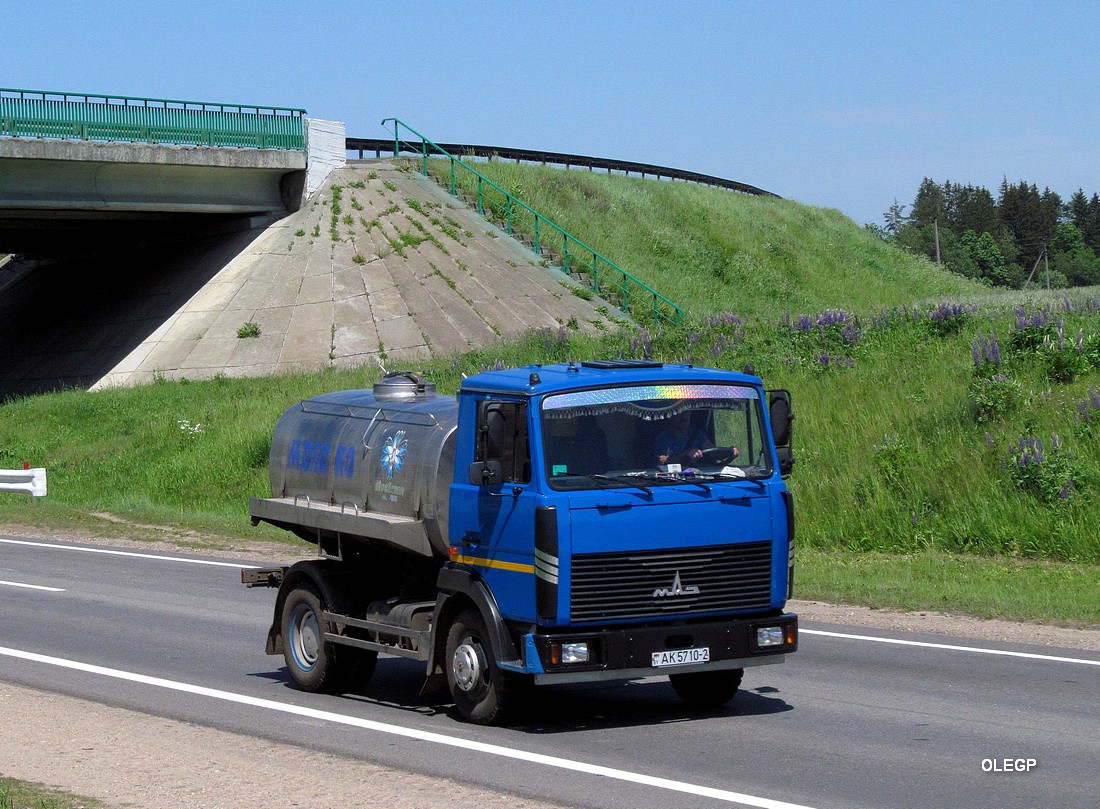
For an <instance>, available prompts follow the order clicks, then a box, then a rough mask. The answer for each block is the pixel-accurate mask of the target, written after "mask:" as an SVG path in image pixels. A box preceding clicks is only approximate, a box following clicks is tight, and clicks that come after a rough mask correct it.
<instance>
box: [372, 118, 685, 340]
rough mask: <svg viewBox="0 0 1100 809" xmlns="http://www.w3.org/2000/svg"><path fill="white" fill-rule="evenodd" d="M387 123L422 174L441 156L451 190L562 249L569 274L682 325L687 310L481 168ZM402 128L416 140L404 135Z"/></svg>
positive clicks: (396, 145) (634, 309)
mask: <svg viewBox="0 0 1100 809" xmlns="http://www.w3.org/2000/svg"><path fill="white" fill-rule="evenodd" d="M388 123H392V124H393V154H394V156H395V157H397V156H399V155H400V154H402V153H403V152H404V153H411V154H415V155H418V156H419V157H420V164H421V169H420V170H421V173H423V174H424V175H425V176H427V175H428V174H429V168H430V165H429V156H432V157H435V156H438V157H439V158H440V159H441V161H442V163H443V165H444V168H443V169H442V171H443V177H444V180H445V181H448V182H449V188H450V192H451V194H452V195H454V196H457V195H458V193H459V190H460V189H464V190H465V189H468V190H469V192H470V193H471V194H472V195H473V197H474V199H475V200H476V204H477V210H478V213H480V214H481V215H482V216H487V217H489V218H492V219H495V220H496V221H498V222H499V223H500V224H501V227H502V228H503V229H504V230H505V231H506V232H507V233H510V234H511V233H515V232H516V230H517V229H518V230H522V231H526V232H527V233H529V234H530V235H531V237H532V238H533V240H534V248H535V252H536V253H539V254H540V255H541V254H542V253H543V252H544V249H545V250H549V251H553V252H555V253H557V254H558V257H559V261H560V262H561V265H562V269H563V270H564V271H565V272H566V273H568V274H569V275H571V276H573V277H574V278H578V279H583V280H584V282H585V283H586V285H587V286H588V287H589V288H590V289H592V290H593V291H594V292H596V293H598V294H599V295H601V296H603V297H605V298H607V299H608V300H611V301H613V302H615V303H616V304H618V306H619V308H620V309H622V310H623V311H624V312H627V313H628V314H630V315H631V316H632V317H633V318H634V319H635V320H638V321H643V320H652V321H653V323H654V324H655V325H660V324H662V323H666V324H671V325H679V323H680V322H681V320H683V318H684V310H683V309H681V308H680V307H679V306H677V305H676V304H674V303H673V302H672V301H670V300H669V299H668V298H666V297H665V296H664V295H661V294H660V293H659V292H657V291H656V290H655V289H653V288H652V287H650V286H649V285H648V284H646V283H645V282H643V281H640V280H638V279H637V278H635V277H634V276H633V275H631V274H630V273H628V272H627V271H626V270H624V269H623V268H622V267H620V266H619V265H617V264H615V263H614V262H613V261H611V260H609V259H607V258H605V257H604V256H602V255H600V254H599V253H598V252H596V251H595V250H593V249H592V248H591V247H589V246H588V245H586V244H585V243H584V242H582V241H580V240H579V239H577V238H575V237H574V236H572V235H571V234H569V233H568V232H566V231H565V230H564V229H563V228H561V227H560V226H559V225H557V224H556V223H554V222H552V221H551V220H549V219H547V218H546V217H545V216H543V215H542V214H540V213H539V212H538V211H536V210H535V209H534V208H532V207H531V206H529V205H527V204H526V203H525V202H523V201H522V200H520V199H518V198H516V197H515V196H513V195H512V194H510V193H509V192H508V191H506V190H505V189H503V188H501V187H500V186H499V185H497V184H496V183H494V182H493V181H492V180H490V179H489V178H488V177H485V176H484V175H482V174H481V172H479V171H478V170H477V169H475V168H473V167H472V166H470V165H469V164H468V163H464V162H463V161H462V160H461V159H460V158H458V157H456V156H455V155H453V154H451V153H450V152H448V151H447V150H446V149H444V148H443V147H441V146H440V145H439V144H436V143H433V142H432V141H430V140H428V139H427V138H426V137H424V136H423V135H421V134H420V133H419V132H417V131H416V130H415V129H413V128H412V127H410V126H409V125H408V124H406V123H404V122H403V121H401V120H399V119H397V118H386V119H385V120H383V121H382V125H383V126H385V125H386V124H388ZM403 132H404V133H405V134H406V135H412V136H414V138H415V139H416V140H408V139H406V138H402V133H403ZM448 172H449V176H448Z"/></svg>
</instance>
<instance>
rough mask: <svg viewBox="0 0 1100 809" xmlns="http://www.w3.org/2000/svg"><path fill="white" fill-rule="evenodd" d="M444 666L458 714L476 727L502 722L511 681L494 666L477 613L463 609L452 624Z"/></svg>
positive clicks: (487, 635)
mask: <svg viewBox="0 0 1100 809" xmlns="http://www.w3.org/2000/svg"><path fill="white" fill-rule="evenodd" d="M446 663H447V665H446V668H447V686H448V688H449V689H450V691H451V698H452V699H453V700H454V701H455V707H456V708H458V711H459V713H461V714H462V716H463V717H464V718H465V719H466V720H467V721H470V722H473V723H474V724H475V725H490V724H492V723H494V722H499V721H501V720H502V719H503V718H504V716H505V715H506V713H507V711H508V709H509V708H510V707H511V702H512V700H511V699H510V698H511V696H512V695H511V690H512V686H513V684H514V683H513V678H512V676H511V675H510V674H509V672H506V671H503V670H501V668H500V667H499V666H497V664H496V653H495V650H494V649H493V645H492V641H491V640H490V639H489V631H488V630H487V629H486V627H485V620H484V619H483V618H482V617H481V613H480V612H478V610H476V609H467V610H464V611H463V612H461V613H459V615H458V617H457V618H455V620H454V623H452V624H451V629H450V631H449V632H448V633H447V657H446Z"/></svg>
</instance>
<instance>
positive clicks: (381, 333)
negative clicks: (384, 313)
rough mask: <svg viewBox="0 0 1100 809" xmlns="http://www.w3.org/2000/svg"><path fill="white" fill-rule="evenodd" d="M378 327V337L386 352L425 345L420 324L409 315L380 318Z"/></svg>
mask: <svg viewBox="0 0 1100 809" xmlns="http://www.w3.org/2000/svg"><path fill="white" fill-rule="evenodd" d="M377 327H378V339H379V341H381V343H382V345H383V346H384V347H385V349H386V353H390V351H392V350H396V349H401V348H413V347H418V346H425V341H424V335H423V334H422V333H421V331H420V326H419V325H417V322H416V320H414V319H413V318H412V317H410V316H408V315H406V316H405V317H396V318H393V319H391V320H380V321H378V323H377Z"/></svg>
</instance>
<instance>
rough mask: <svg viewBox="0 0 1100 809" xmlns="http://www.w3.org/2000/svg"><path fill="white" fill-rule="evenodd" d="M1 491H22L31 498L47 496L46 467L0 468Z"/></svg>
mask: <svg viewBox="0 0 1100 809" xmlns="http://www.w3.org/2000/svg"><path fill="white" fill-rule="evenodd" d="M0 492H22V493H23V494H25V495H27V496H29V497H30V498H31V499H33V498H35V497H45V496H46V470H45V469H0Z"/></svg>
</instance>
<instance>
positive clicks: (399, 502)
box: [242, 360, 798, 724]
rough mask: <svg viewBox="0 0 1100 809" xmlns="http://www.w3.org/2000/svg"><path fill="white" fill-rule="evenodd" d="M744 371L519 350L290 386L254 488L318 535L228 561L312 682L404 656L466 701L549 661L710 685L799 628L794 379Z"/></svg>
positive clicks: (685, 686) (777, 648) (479, 707)
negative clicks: (549, 359)
mask: <svg viewBox="0 0 1100 809" xmlns="http://www.w3.org/2000/svg"><path fill="white" fill-rule="evenodd" d="M746 370H747V371H748V373H738V372H733V371H724V370H717V369H711V368H701V367H696V366H692V365H681V364H665V363H660V362H651V361H647V360H596V361H589V362H578V363H572V362H571V363H568V364H565V363H562V364H556V365H530V366H525V367H522V368H515V369H509V370H490V371H485V372H483V373H479V374H476V375H474V376H470V377H467V378H466V379H464V380H463V381H462V383H461V386H460V388H459V390H458V391H457V393H456V394H454V395H449V396H447V395H440V394H438V393H437V392H436V388H435V385H434V384H433V383H432V382H430V381H428V380H426V379H424V378H422V377H421V376H419V375H417V374H414V373H411V372H406V371H399V372H394V373H390V374H387V375H385V376H384V377H383V378H382V379H381V380H379V381H378V382H377V383H375V384H374V385H373V387H372V388H370V389H363V390H351V391H342V392H338V393H330V394H325V395H321V396H317V397H315V398H312V399H309V400H307V401H304V402H301V403H299V404H297V405H295V406H293V407H291V408H290V409H289V410H288V411H287V412H286V413H285V414H284V415H283V417H282V418H281V419H280V420H279V422H278V425H277V426H276V428H275V431H274V436H273V438H272V443H271V453H270V477H271V489H272V496H271V497H270V498H254V499H252V500H251V501H250V504H249V509H250V512H251V516H252V522H253V524H254V525H255V524H258V523H260V522H261V521H262V522H266V523H270V524H272V525H275V526H278V527H280V528H284V529H286V530H288V531H291V532H293V533H295V534H296V535H297V536H299V537H301V538H302V539H304V540H306V541H308V542H310V543H313V544H316V546H317V558H315V559H309V560H306V561H302V562H298V563H297V564H294V565H292V566H289V567H287V566H281V567H272V568H264V569H257V570H246V571H242V580H243V581H244V583H245V584H247V585H249V586H253V587H256V586H269V587H277V588H278V594H277V596H276V599H275V609H274V619H273V621H272V625H271V628H270V630H269V632H268V639H267V652H268V653H269V654H274V655H278V654H282V656H283V658H284V661H285V663H286V668H287V671H288V672H289V674H290V677H291V679H292V680H293V682H294V683H295V684H296V685H297V686H298V687H300V688H302V689H304V690H306V691H313V692H317V691H326V692H342V691H347V690H351V689H353V688H361V687H363V686H364V685H365V684H366V683H367V682H368V681H369V679H370V677H371V675H372V674H373V672H374V670H375V667H376V665H377V663H378V656H379V654H380V653H381V654H383V655H392V656H399V657H409V658H414V659H417V660H420V661H422V662H424V663H425V664H426V679H425V689H426V690H431V689H435V688H442V687H444V686H445V687H446V688H447V689H448V690H449V692H450V697H451V699H453V701H454V704H455V706H456V707H457V709H458V712H459V714H460V715H461V717H462V718H464V719H465V720H467V721H470V722H474V723H478V724H490V723H499V722H502V721H505V720H506V718H507V717H508V715H509V713H510V712H511V710H512V709H513V708H514V707H516V706H517V705H519V704H522V702H523V699H524V695H525V694H527V693H529V690H530V689H529V686H531V685H550V684H554V683H576V682H592V681H626V680H631V679H638V678H643V677H654V676H666V675H667V676H668V678H669V681H670V682H671V685H672V687H673V688H674V689H675V691H676V693H677V694H678V695H679V696H680V697H681V698H682V699H683V700H684V701H685V702H687V703H689V704H691V705H693V706H697V707H700V708H708V707H716V706H720V705H723V704H725V703H726V702H728V701H729V700H730V699H731V698H732V697H733V696H734V694H735V693H736V691H737V689H738V687H739V686H740V684H741V678H742V674H743V671H744V669H746V668H748V667H752V666H761V665H766V664H774V663H780V662H782V661H783V660H784V659H785V658H786V656H787V655H788V654H789V653H791V652H793V651H795V649H796V648H797V645H798V621H797V616H795V615H794V614H791V613H789V612H787V611H785V602H786V600H787V599H788V598H789V597H790V594H791V588H792V583H793V576H794V556H793V546H794V507H793V499H792V495H791V493H790V491H789V490H788V488H787V486H786V483H785V478H786V477H787V476H788V475H789V473H790V470H791V467H792V464H793V462H794V459H793V456H792V450H791V422H792V419H793V415H792V411H791V400H790V396H789V394H788V393H787V392H786V391H782V390H772V391H766V390H765V389H764V387H763V385H762V383H761V380H760V379H759V378H758V377H756V376H754V375H752V373H751V369H746Z"/></svg>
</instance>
